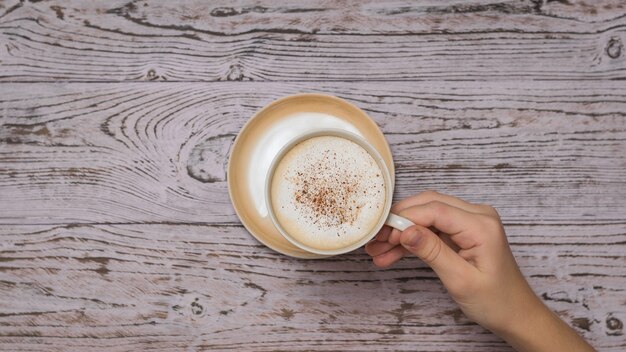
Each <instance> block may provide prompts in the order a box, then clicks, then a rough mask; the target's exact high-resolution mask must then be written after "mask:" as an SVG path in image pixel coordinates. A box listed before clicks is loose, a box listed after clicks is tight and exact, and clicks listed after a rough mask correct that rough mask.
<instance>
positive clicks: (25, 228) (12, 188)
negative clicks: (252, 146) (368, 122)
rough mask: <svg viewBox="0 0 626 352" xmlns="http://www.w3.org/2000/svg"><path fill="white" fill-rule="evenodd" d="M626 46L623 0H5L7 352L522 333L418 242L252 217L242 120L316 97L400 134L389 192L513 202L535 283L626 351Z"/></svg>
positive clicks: (2, 251)
mask: <svg viewBox="0 0 626 352" xmlns="http://www.w3.org/2000/svg"><path fill="white" fill-rule="evenodd" d="M625 42H626V4H624V2H623V1H621V0H597V1H593V2H592V1H580V0H558V1H550V0H545V1H543V0H500V1H498V0H471V1H456V0H442V1H435V0H423V1H373V0H367V1H353V0H346V1H331V0H323V1H316V2H306V3H304V2H298V1H291V0H287V1H280V2H278V1H270V0H260V1H259V0H255V1H252V0H242V1H237V2H232V1H223V0H219V1H211V2H202V1H197V0H185V1H176V2H169V1H164V0H155V1H142V0H112V1H106V2H85V1H79V0H70V1H58V0H54V1H34V0H33V1H25V0H24V1H23V0H4V1H0V350H3V351H5V350H6V351H33V350H46V351H85V350H90V351H127V350H133V351H147V350H158V351H200V350H210V351H214V350H215V351H218V350H220V351H221V350H224V351H226V350H237V351H251V350H254V351H305V350H326V351H336V350H344V351H357V350H358V351H361V350H371V351H383V350H399V351H415V350H419V351H450V350H454V351H487V352H490V351H510V350H511V349H510V347H508V346H507V345H506V344H505V343H504V342H502V341H501V340H500V339H499V338H498V337H496V336H495V335H493V334H491V333H489V332H487V331H486V330H484V329H482V328H481V327H479V326H477V325H475V324H472V323H470V322H469V321H468V320H467V319H466V318H465V317H464V316H463V314H462V313H461V311H460V310H459V309H458V308H457V306H456V305H455V304H454V303H453V302H452V301H451V299H450V298H449V297H448V295H447V294H446V292H445V289H444V288H443V286H442V285H441V283H440V282H439V280H438V279H437V278H436V276H435V275H434V273H433V272H432V271H431V270H430V269H428V268H427V267H425V265H424V264H423V263H422V262H420V261H419V260H416V259H414V258H412V259H409V258H407V259H403V260H402V261H401V262H400V263H398V264H397V265H396V266H395V267H393V268H391V269H388V270H377V269H375V268H374V267H373V266H372V264H371V261H370V259H369V257H368V256H367V255H365V254H364V253H363V252H362V251H356V252H353V253H350V254H347V255H342V256H338V257H333V258H330V259H324V260H316V261H306V260H297V259H293V258H289V257H286V256H283V255H280V254H277V253H274V252H272V251H271V250H269V249H268V248H266V247H264V246H262V245H261V244H259V243H258V242H256V241H255V240H254V239H253V238H252V237H251V236H250V235H249V234H248V233H247V232H246V230H245V229H244V228H243V227H242V226H241V225H240V223H239V221H238V219H237V217H236V215H235V213H234V211H233V209H232V207H231V205H230V201H229V199H228V192H227V186H226V178H227V175H226V172H225V170H226V162H227V159H228V154H229V152H230V147H231V145H232V142H233V140H234V138H235V136H236V134H237V133H238V132H239V130H240V129H241V127H242V126H243V124H244V123H245V122H246V121H247V120H248V119H249V118H250V116H252V114H253V113H254V112H255V111H257V110H258V109H259V108H261V107H262V106H264V105H265V104H267V103H268V102H270V101H272V100H274V99H276V98H279V97H281V96H284V95H288V94H292V93H298V92H322V93H328V94H334V95H337V96H340V97H342V98H345V99H347V100H349V101H351V102H352V103H354V104H356V105H357V106H359V107H361V108H363V109H364V110H365V111H366V112H367V113H368V114H369V115H370V116H372V117H373V118H374V119H375V120H376V122H377V123H378V125H379V126H380V127H381V129H382V130H383V132H384V133H385V136H386V137H387V139H388V141H389V143H390V145H391V148H392V152H393V154H394V158H395V164H396V165H395V166H396V170H397V175H396V185H397V188H396V192H395V197H396V199H398V198H403V197H406V196H409V195H411V194H414V193H416V192H419V191H422V190H425V189H436V190H439V191H442V192H446V193H451V194H454V195H457V196H460V197H463V198H465V199H468V200H470V201H473V202H480V203H489V204H492V205H494V206H496V208H497V209H498V211H499V212H500V214H501V216H502V219H503V221H504V223H505V227H506V230H507V235H508V239H509V242H510V244H511V247H512V250H513V252H514V254H515V256H516V258H517V261H518V263H519V265H520V267H521V269H522V271H523V273H524V275H525V276H526V277H527V278H528V280H529V281H530V283H531V285H532V287H533V288H534V289H535V291H536V293H537V294H538V295H539V297H541V298H542V300H544V302H546V304H547V305H548V306H550V307H551V308H552V309H553V310H554V311H555V312H556V313H557V314H558V315H559V316H561V317H562V318H563V319H564V320H565V321H566V322H567V323H568V324H570V325H572V326H573V327H574V328H575V329H576V330H577V331H578V332H579V333H581V334H582V335H583V336H584V337H585V338H586V339H587V340H589V341H590V342H591V343H592V344H593V345H594V346H595V347H596V348H597V349H598V350H600V351H623V350H625V349H626V340H625V338H624V322H625V321H626V300H625V298H624V297H625V296H626V294H625V292H626V260H625V259H626V217H625V212H624V209H626V187H624V186H625V185H626V172H625V171H624V170H626V154H625V153H624V150H626V83H625V82H626V55H625V52H624V43H625ZM143 81H145V82H143Z"/></svg>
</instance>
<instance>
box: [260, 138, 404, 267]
mask: <svg viewBox="0 0 626 352" xmlns="http://www.w3.org/2000/svg"><path fill="white" fill-rule="evenodd" d="M321 136H335V137H339V138H344V139H348V140H350V141H352V142H354V143H357V144H358V145H359V146H360V147H362V148H363V149H365V150H366V151H367V152H368V153H369V154H370V155H371V156H372V158H374V160H375V161H376V163H377V164H378V167H379V168H380V170H381V172H382V174H383V179H384V182H385V205H384V207H383V212H382V213H381V216H380V219H378V222H377V223H376V225H375V226H374V227H373V228H372V230H371V231H370V232H369V233H368V234H367V235H365V236H363V238H361V239H360V240H358V241H357V242H354V243H352V244H351V245H349V246H345V247H341V248H336V249H319V248H314V247H311V246H307V245H306V244H304V243H300V242H299V241H297V240H296V239H294V238H293V237H292V236H291V235H289V233H288V232H287V231H286V230H285V229H284V228H283V226H282V225H281V224H280V222H279V221H278V219H277V217H276V214H275V213H274V208H273V206H272V201H271V194H272V192H271V188H272V179H273V177H274V173H275V171H276V168H277V167H278V164H279V162H280V161H281V160H282V159H283V157H284V156H285V154H287V152H288V151H290V150H291V149H292V148H293V147H295V146H296V145H297V144H299V143H301V142H304V141H305V140H308V139H311V138H315V137H321ZM391 178H392V176H391V173H390V172H389V169H388V168H387V165H385V161H384V159H383V158H382V156H381V155H380V153H378V151H377V150H376V149H375V148H374V147H373V146H372V145H371V144H370V143H369V142H367V140H365V139H364V138H363V137H361V136H359V135H357V134H355V133H352V132H349V131H345V130H341V129H336V128H322V129H316V130H313V131H309V132H307V133H304V134H302V135H300V136H298V137H295V138H294V139H292V140H291V141H289V142H288V143H287V144H285V145H284V146H283V147H282V148H281V149H280V150H279V151H278V153H276V155H275V156H274V158H273V159H272V162H271V164H270V168H269V170H268V173H267V177H266V180H265V204H266V207H267V211H268V214H269V217H270V219H271V220H272V223H273V224H274V226H275V227H276V229H277V230H278V232H279V233H280V234H281V235H282V236H283V237H284V238H285V239H287V240H288V241H289V242H290V243H291V244H293V245H294V246H296V247H298V248H300V249H302V250H305V251H307V252H310V253H315V254H320V255H325V256H331V255H338V254H344V253H348V252H352V251H353V250H356V249H358V248H360V247H361V246H363V245H365V244H366V243H367V242H369V241H370V240H371V239H372V238H374V236H375V235H376V234H377V233H378V231H379V230H380V229H381V228H382V227H383V225H384V224H385V220H386V219H387V217H388V216H389V212H390V211H391V202H392V197H393V186H394V182H393V181H392V179H391Z"/></svg>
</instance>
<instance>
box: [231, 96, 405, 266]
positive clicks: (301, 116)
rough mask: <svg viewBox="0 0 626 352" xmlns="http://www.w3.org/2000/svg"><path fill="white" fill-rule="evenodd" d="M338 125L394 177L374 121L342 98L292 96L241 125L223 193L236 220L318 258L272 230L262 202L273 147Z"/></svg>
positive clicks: (293, 251)
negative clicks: (365, 146) (367, 145)
mask: <svg viewBox="0 0 626 352" xmlns="http://www.w3.org/2000/svg"><path fill="white" fill-rule="evenodd" d="M321 128H337V129H343V130H346V131H349V132H352V133H355V134H357V135H359V136H361V137H363V138H364V139H365V140H367V141H368V142H369V143H370V144H372V146H374V148H376V150H378V152H379V153H380V155H381V156H382V158H383V159H384V161H385V163H386V164H387V167H388V168H389V172H390V174H391V180H392V181H393V180H394V168H393V159H392V157H391V150H389V145H388V144H387V141H386V140H385V137H384V136H383V134H382V132H381V131H380V130H379V129H378V126H377V125H376V123H375V122H374V121H373V120H372V119H371V118H370V117H369V116H367V114H365V112H363V110H361V109H359V108H357V107H356V106H354V105H352V104H350V103H348V102H347V101H345V100H343V99H339V98H337V97H333V96H330V95H323V94H297V95H291V96H288V97H284V98H282V99H278V100H276V101H274V102H272V103H270V104H269V105H267V106H265V107H264V108H263V109H261V110H259V111H258V112H257V113H256V114H255V115H254V116H253V117H252V118H251V119H250V120H249V121H248V122H247V123H246V124H245V125H244V126H243V128H242V129H241V131H240V132H239V135H238V136H237V138H236V139H235V143H234V144H233V147H232V149H231V152H230V159H229V161H228V174H227V178H228V193H229V194H230V199H231V202H232V203H233V207H234V208H235V211H236V212H237V215H238V216H239V219H240V220H241V223H242V224H243V225H244V226H245V227H246V229H248V231H250V233H251V234H252V236H254V237H255V238H256V239H257V240H259V241H260V242H261V243H263V244H264V245H266V246H268V247H269V248H271V249H273V250H275V251H277V252H279V253H282V254H285V255H288V256H292V257H296V258H308V259H313V258H322V257H323V256H321V255H318V254H314V253H309V252H306V251H303V250H302V249H300V248H298V247H295V246H294V245H292V244H291V243H290V242H289V241H287V239H285V238H284V237H283V236H282V235H281V234H280V232H278V230H277V229H276V227H275V226H274V224H273V223H272V220H271V219H270V217H269V213H268V211H267V207H266V205H265V199H264V197H265V184H266V178H267V173H268V170H269V168H270V164H271V162H272V160H273V159H274V157H275V156H276V154H277V153H278V151H279V150H280V149H281V148H282V147H283V146H284V145H286V144H287V143H288V142H289V141H290V140H292V139H294V138H296V137H298V136H300V135H302V134H303V133H307V132H310V131H312V130H316V129H321Z"/></svg>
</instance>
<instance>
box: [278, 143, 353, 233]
mask: <svg viewBox="0 0 626 352" xmlns="http://www.w3.org/2000/svg"><path fill="white" fill-rule="evenodd" d="M336 155H337V154H336V153H335V152H331V151H330V150H325V151H324V154H323V157H322V158H321V160H320V159H318V160H316V161H311V162H310V163H308V164H307V165H308V166H307V167H306V168H304V169H302V170H301V171H297V172H296V173H295V174H292V175H291V176H290V177H291V178H292V179H291V181H292V182H293V183H294V185H295V186H296V188H295V195H294V196H295V197H294V199H295V201H296V202H295V203H296V205H297V206H298V205H299V206H301V207H303V208H305V210H307V211H305V212H303V213H304V214H306V216H307V217H308V218H309V220H310V221H311V222H312V223H315V224H317V226H319V227H321V228H329V227H333V228H337V227H338V226H340V225H343V224H350V225H352V224H354V222H355V220H356V219H357V218H358V217H359V214H360V212H361V208H363V206H364V204H357V202H356V201H355V200H354V195H355V194H356V192H359V191H360V187H359V185H360V179H359V177H358V175H356V174H352V173H350V172H349V171H348V170H345V169H344V168H341V167H338V165H337V160H336V159H337V158H336ZM363 193H365V190H363ZM338 235H339V234H338Z"/></svg>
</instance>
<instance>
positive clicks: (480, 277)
mask: <svg viewBox="0 0 626 352" xmlns="http://www.w3.org/2000/svg"><path fill="white" fill-rule="evenodd" d="M393 211H395V212H398V213H399V214H400V215H402V216H405V217H407V218H408V219H411V220H412V221H413V222H414V223H415V224H416V226H412V227H410V228H408V229H406V230H405V231H403V232H399V231H397V230H393V231H392V230H391V229H390V228H388V227H385V228H383V229H382V230H381V231H380V233H379V234H378V235H377V236H376V239H375V240H374V241H372V242H370V243H368V244H367V245H366V247H365V250H366V251H367V253H368V254H369V255H371V256H372V257H373V260H374V263H375V264H376V265H378V266H381V267H386V266H389V265H392V264H393V263H395V262H396V261H398V260H400V259H401V258H402V257H403V256H405V255H410V254H413V255H416V256H418V257H419V258H421V259H422V260H423V261H424V262H426V264H428V265H429V266H430V267H431V268H432V269H433V270H434V271H435V273H436V274H437V275H438V276H439V278H440V279H441V281H442V282H443V284H444V285H445V287H446V289H447V290H448V292H449V293H450V295H451V296H452V298H453V299H454V300H455V301H456V302H457V303H458V304H459V306H460V307H461V310H462V311H463V312H464V313H465V315H466V316H467V317H468V318H470V319H471V320H473V321H475V322H477V323H478V324H480V325H482V326H483V327H485V328H487V329H489V330H491V331H492V332H494V333H495V334H497V335H499V336H500V337H502V338H503V339H504V340H505V341H507V342H508V343H509V344H511V346H513V347H514V348H515V349H516V350H518V351H521V352H525V351H539V352H541V351H546V352H548V351H550V352H554V351H568V352H569V351H594V349H593V348H592V347H591V346H590V345H589V344H588V343H587V342H586V341H585V340H584V339H582V338H581V337H580V336H579V335H578V334H577V333H576V332H575V331H574V330H573V329H572V328H571V327H569V326H568V325H567V324H566V323H565V322H563V321H562V320H561V319H559V317H557V316H556V315H555V314H554V313H553V312H552V311H550V309H548V307H546V306H545V305H544V304H543V302H542V301H541V300H540V299H539V298H538V297H537V296H536V295H535V293H534V292H533V291H532V289H531V288H530V286H529V285H528V282H527V281H526V279H525V278H524V276H523V275H522V273H521V272H520V270H519V267H518V265H517V263H516V262H515V258H514V257H513V254H512V253H511V249H510V248H509V244H508V242H507V239H506V235H505V233H504V228H503V227H502V223H501V222H500V217H499V216H498V213H497V212H496V211H495V209H493V208H492V207H490V206H486V205H480V204H471V203H468V202H465V201H463V200H461V199H458V198H455V197H452V196H448V195H444V194H439V193H436V192H424V193H420V194H418V195H416V196H414V197H410V198H407V199H405V200H403V201H401V202H399V203H398V204H396V205H395V206H394V208H393Z"/></svg>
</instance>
